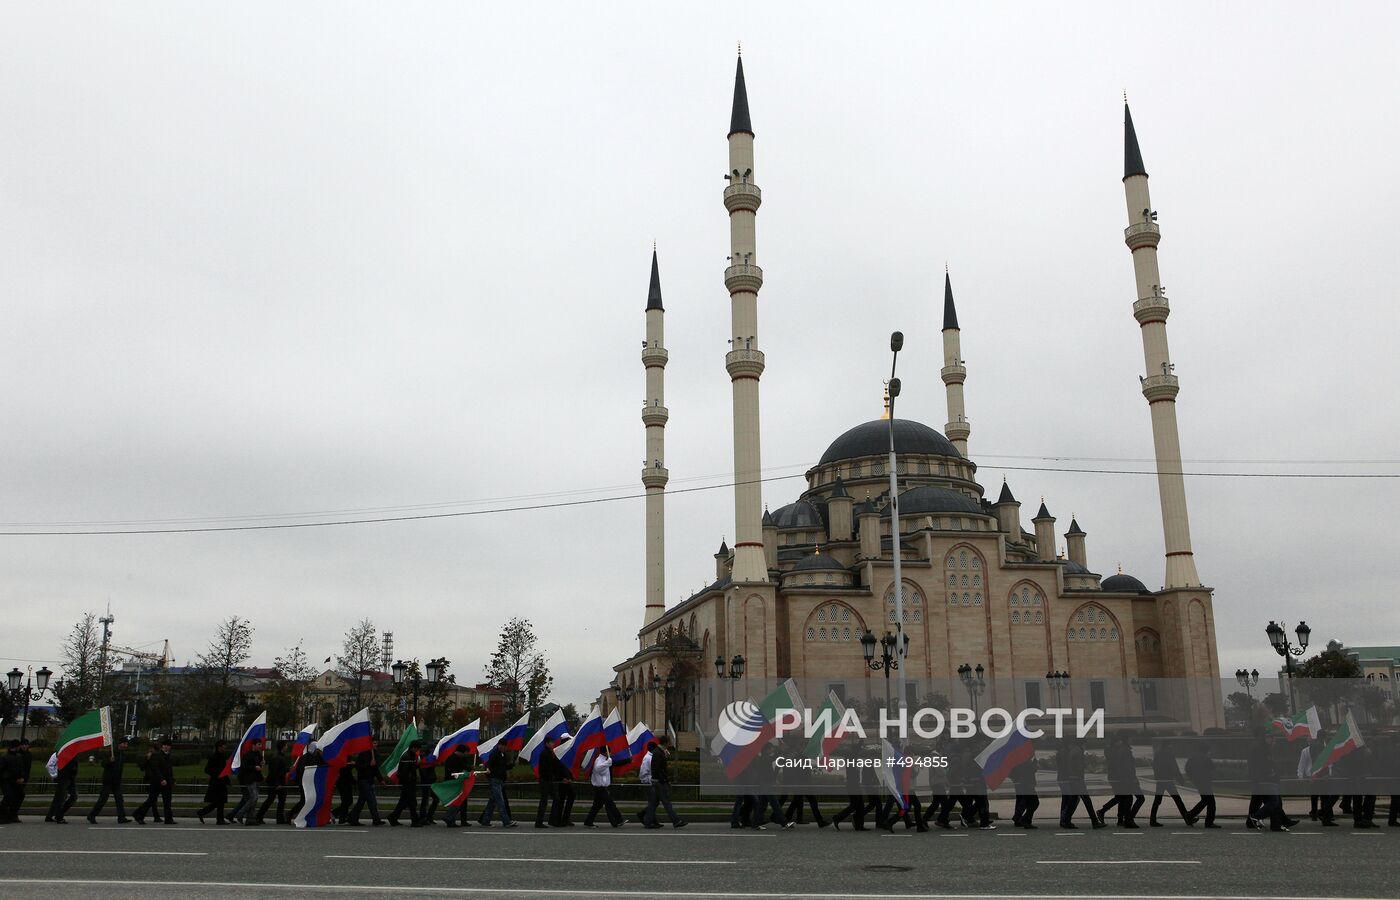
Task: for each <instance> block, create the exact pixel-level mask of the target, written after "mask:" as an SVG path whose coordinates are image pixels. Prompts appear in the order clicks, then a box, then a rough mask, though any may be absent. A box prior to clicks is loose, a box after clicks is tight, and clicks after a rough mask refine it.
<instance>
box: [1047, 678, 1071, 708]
mask: <svg viewBox="0 0 1400 900" xmlns="http://www.w3.org/2000/svg"><path fill="white" fill-rule="evenodd" d="M1045 683H1046V684H1047V685H1049V687H1050V693H1052V694H1054V695H1055V706H1056V707H1058V706H1059V705H1060V697H1061V695H1063V694H1064V692H1065V690H1066V689H1067V688H1068V687H1069V673H1068V672H1061V671H1059V670H1058V669H1056V670H1055V671H1053V672H1046V673H1045Z"/></svg>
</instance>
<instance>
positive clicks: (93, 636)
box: [54, 613, 102, 722]
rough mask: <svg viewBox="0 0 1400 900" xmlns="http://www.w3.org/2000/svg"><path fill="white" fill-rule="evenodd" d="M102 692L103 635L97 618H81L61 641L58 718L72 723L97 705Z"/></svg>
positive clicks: (57, 684) (56, 687) (56, 692)
mask: <svg viewBox="0 0 1400 900" xmlns="http://www.w3.org/2000/svg"><path fill="white" fill-rule="evenodd" d="M101 690H102V633H101V630H100V629H99V628H98V627H97V616H96V615H95V614H93V613H84V614H83V617H82V618H81V619H79V620H78V622H77V623H76V624H75V625H74V626H73V629H72V630H71V631H69V632H68V636H67V637H66V638H64V639H63V677H62V678H61V679H59V680H57V681H55V682H54V694H55V696H57V697H58V709H59V716H60V717H61V718H62V719H63V721H64V722H71V721H73V719H74V718H76V717H77V716H80V715H82V714H83V713H85V712H87V711H88V710H90V709H93V708H94V707H96V706H97V705H98V700H99V697H98V695H99V694H100V693H101Z"/></svg>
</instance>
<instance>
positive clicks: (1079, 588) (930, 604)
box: [605, 59, 1222, 731]
mask: <svg viewBox="0 0 1400 900" xmlns="http://www.w3.org/2000/svg"><path fill="white" fill-rule="evenodd" d="M1124 114H1125V122H1124V126H1125V142H1124V147H1125V150H1124V163H1125V165H1124V173H1123V186H1124V192H1125V195H1126V199H1127V212H1128V226H1127V228H1126V229H1125V231H1124V239H1125V242H1126V244H1127V246H1128V250H1129V251H1130V253H1131V254H1132V260H1133V270H1134V273H1135V275H1136V292H1135V293H1134V295H1133V297H1134V302H1133V303H1132V314H1133V316H1134V318H1136V319H1137V321H1138V323H1139V324H1140V326H1141V331H1142V341H1143V353H1144V357H1145V361H1146V374H1145V375H1141V376H1139V380H1140V381H1141V385H1142V393H1143V396H1144V397H1145V398H1146V400H1147V403H1148V409H1149V412H1150V418H1151V426H1152V435H1153V441H1154V445H1155V453H1156V460H1157V472H1158V486H1159V489H1160V496H1161V513H1162V528H1163V533H1164V537H1165V542H1164V543H1165V550H1166V559H1165V576H1164V577H1163V578H1162V579H1161V582H1162V584H1163V587H1162V589H1161V590H1156V591H1153V590H1149V589H1148V588H1147V586H1146V585H1145V584H1144V583H1143V582H1142V581H1141V580H1139V579H1138V578H1135V577H1133V576H1132V575H1129V574H1125V573H1122V572H1121V571H1120V572H1119V573H1117V574H1114V575H1110V576H1109V577H1107V578H1104V577H1101V576H1100V574H1099V573H1097V572H1094V571H1092V570H1091V568H1090V566H1089V562H1088V556H1087V551H1086V541H1087V535H1086V533H1085V532H1084V530H1083V529H1081V528H1080V527H1079V524H1078V522H1077V521H1075V520H1074V519H1073V518H1071V520H1070V522H1069V524H1068V526H1067V527H1066V528H1065V531H1064V532H1063V537H1064V546H1065V548H1066V553H1065V555H1064V556H1061V555H1060V554H1058V553H1057V552H1056V541H1057V537H1056V535H1057V532H1056V518H1055V516H1054V515H1052V514H1051V512H1050V509H1049V508H1048V506H1047V504H1046V503H1045V502H1044V501H1043V500H1042V501H1041V502H1040V503H1039V505H1038V507H1037V508H1036V509H1035V510H1034V514H1033V515H1032V516H1031V519H1030V525H1031V529H1032V530H1030V531H1027V530H1026V529H1025V527H1024V526H1023V521H1024V520H1023V518H1022V513H1021V503H1020V501H1018V500H1017V499H1016V497H1015V495H1014V494H1013V492H1012V490H1011V487H1010V486H1009V485H1007V484H1006V483H1002V484H1001V485H999V486H998V487H999V491H998V493H997V495H996V497H995V498H994V499H993V498H990V497H989V496H988V494H987V491H986V489H985V488H984V487H983V485H981V484H979V483H978V481H977V466H976V465H975V464H974V463H973V462H972V459H971V457H970V455H969V449H968V448H969V444H968V442H969V438H970V437H971V434H972V427H971V424H970V422H969V420H968V417H967V415H966V410H965V407H964V403H963V384H964V381H965V380H966V378H967V374H968V372H967V369H966V367H965V366H964V364H963V360H962V356H961V349H960V340H961V334H960V330H959V328H958V316H957V309H956V307H955V304H954V299H953V290H952V285H951V282H950V281H949V280H946V279H945V282H944V296H943V355H944V365H943V368H942V379H943V382H944V385H945V387H946V392H947V402H948V420H949V421H948V422H947V423H946V424H945V425H944V426H943V430H942V432H941V433H940V432H939V431H937V430H935V429H934V428H931V427H929V426H927V425H924V424H921V423H919V422H915V421H912V420H909V419H901V418H898V417H897V416H896V417H895V418H894V419H893V434H894V444H895V449H896V451H897V460H898V461H897V472H896V479H897V483H898V489H897V491H896V496H895V497H894V498H893V502H892V498H891V491H890V474H889V472H888V470H887V466H888V461H889V446H890V429H891V421H890V420H889V419H887V418H882V419H877V420H875V421H871V422H865V423H863V424H860V425H856V426H855V427H853V428H851V429H849V430H848V431H846V432H845V433H844V434H841V435H840V436H838V437H837V438H836V439H835V440H834V441H832V442H831V444H830V445H829V446H828V447H827V448H826V450H825V451H824V452H823V453H822V454H821V457H820V458H819V459H818V461H817V463H816V465H814V466H813V467H812V468H811V469H810V470H808V472H807V473H806V479H807V488H806V490H804V491H803V492H802V494H801V495H800V496H799V497H797V498H796V499H795V500H794V501H793V502H791V503H788V504H786V505H782V506H777V507H776V508H774V509H772V511H771V512H770V511H768V510H767V509H765V506H764V503H763V498H762V490H761V489H762V483H761V481H760V479H761V471H762V469H761V464H760V456H759V385H760V379H761V377H762V375H763V371H764V356H763V351H762V349H761V345H760V342H759V328H758V293H759V290H760V289H761V288H762V286H763V270H762V269H761V268H760V267H759V265H758V258H757V254H756V252H755V229H756V223H757V213H758V210H759V207H760V205H761V203H762V196H763V195H762V192H761V191H760V190H759V187H758V179H757V176H756V174H755V172H756V168H755V161H754V160H755V157H754V130H753V126H752V123H751V122H750V117H749V104H748V93H747V88H746V85H745V82H744V68H743V60H742V59H740V60H739V63H738V68H737V71H736V73H735V81H734V102H733V111H732V114H731V117H730V123H729V135H728V142H729V165H728V169H727V171H728V173H729V174H727V175H726V176H725V178H726V179H727V180H728V185H727V186H726V187H725V188H724V194H723V202H724V208H725V210H726V212H727V213H728V216H729V230H730V257H729V260H730V265H729V267H728V268H727V269H726V270H725V272H724V284H725V287H726V288H727V290H728V292H729V296H730V308H731V330H730V333H731V335H732V338H731V345H732V349H731V350H730V351H729V352H728V353H727V354H726V356H725V369H726V371H727V372H728V374H729V378H730V382H731V388H732V391H733V412H734V432H733V437H734V473H735V479H734V480H735V487H734V518H735V527H734V535H735V543H734V546H733V547H732V548H731V547H729V546H727V544H725V543H723V542H722V543H721V545H720V548H719V552H718V553H716V554H715V579H714V581H713V583H711V584H710V585H709V586H708V587H706V588H704V589H703V590H701V591H698V592H697V593H695V594H693V595H691V596H690V597H688V598H686V599H685V600H683V601H681V602H679V603H676V604H674V605H672V606H670V607H667V606H666V605H665V600H664V597H665V569H664V566H665V562H664V561H665V553H664V549H665V522H664V503H665V489H666V483H667V480H668V472H667V469H666V468H665V427H666V421H667V410H666V405H665V397H664V393H663V387H664V384H663V382H664V372H665V367H666V363H667V353H666V349H665V339H664V333H663V323H664V318H665V310H664V307H663V303H662V295H661V284H660V275H659V270H658V265H657V259H656V256H655V254H653V257H652V267H651V283H650V289H649V291H648V294H647V304H646V340H645V342H644V347H643V349H642V363H643V365H644V366H645V369H646V390H647V398H648V399H647V405H646V407H645V408H644V409H643V411H642V421H643V423H644V425H645V428H646V459H647V465H646V467H645V468H644V469H643V471H642V483H643V485H644V486H645V488H646V552H645V559H646V563H645V566H646V568H645V571H646V594H645V596H646V605H645V617H644V619H643V622H642V626H641V629H640V631H639V633H638V639H639V650H638V652H637V653H636V654H634V655H633V656H632V657H630V658H629V659H627V660H625V661H623V662H620V663H618V664H617V665H616V666H614V667H613V671H614V676H615V678H614V687H613V689H611V690H610V691H609V692H608V693H606V694H605V701H606V705H607V706H609V707H611V706H612V705H615V704H621V705H622V706H623V710H624V714H625V715H626V716H627V717H628V719H629V720H636V719H645V720H647V721H649V722H652V723H657V722H660V721H662V719H663V716H664V715H665V713H664V712H663V704H664V703H666V702H667V701H666V699H664V698H665V696H666V692H665V691H664V690H656V689H655V688H654V686H655V685H658V684H664V681H665V678H666V675H667V674H668V672H669V671H670V670H671V669H672V668H673V667H676V666H678V665H679V664H680V663H679V662H678V661H679V660H682V659H684V660H688V665H687V666H686V668H688V683H687V684H686V685H684V686H683V687H682V696H681V697H679V698H677V697H676V696H674V695H672V696H670V703H671V707H670V710H671V718H672V720H673V721H675V722H677V724H678V725H680V726H684V725H685V724H686V723H687V721H689V720H690V718H691V712H692V711H693V710H694V709H695V707H697V706H698V707H699V709H700V712H701V715H702V716H703V715H704V714H705V711H706V710H712V709H713V708H714V706H715V702H716V700H718V701H719V702H720V703H721V704H722V703H723V702H724V701H725V700H727V699H728V697H727V691H728V687H725V688H720V687H719V683H717V682H716V681H715V680H714V679H713V674H714V670H715V661H716V659H718V660H722V661H724V663H725V670H726V674H729V673H730V670H731V668H732V667H731V666H730V665H729V661H730V660H732V659H733V658H734V657H735V656H742V657H743V660H744V667H743V669H744V671H743V674H742V676H741V677H739V678H738V679H737V681H736V682H735V683H734V690H735V691H736V692H737V694H738V695H739V696H744V695H745V694H749V695H758V694H759V692H760V691H764V690H765V689H766V685H767V684H769V683H771V681H772V680H773V679H775V678H786V677H789V676H791V677H796V678H800V679H807V682H806V683H808V684H811V683H812V682H813V681H816V682H820V683H821V686H822V687H827V686H830V687H831V688H832V689H835V690H837V692H838V693H842V694H847V695H851V694H856V693H859V692H864V693H865V694H866V695H869V693H870V691H871V688H872V685H874V691H875V692H876V693H877V694H882V691H883V687H884V686H883V685H879V684H878V682H875V681H873V680H874V679H879V680H881V681H883V679H884V673H883V672H879V671H874V670H872V669H871V668H870V667H869V666H867V664H866V661H865V657H864V654H863V652H862V644H861V636H862V635H863V634H864V633H865V632H866V630H870V631H871V632H873V634H874V635H875V636H876V637H880V636H882V635H883V634H885V633H886V632H891V633H900V632H902V633H903V635H907V637H908V641H907V647H908V649H907V655H906V656H905V658H904V659H903V660H901V661H900V666H901V669H902V671H903V673H904V675H905V676H906V677H907V678H909V679H914V680H922V682H923V683H925V684H926V683H927V682H929V681H930V680H945V679H946V680H947V681H946V682H945V684H946V685H947V686H946V687H945V688H943V690H944V692H945V693H947V694H948V695H949V696H954V698H955V699H957V700H965V698H964V697H962V696H961V695H956V694H955V692H956V690H957V685H958V683H959V682H958V675H957V669H958V667H959V666H960V665H962V664H964V663H966V664H969V665H972V666H981V667H982V670H983V673H984V678H985V680H986V683H987V687H988V689H989V690H990V693H991V696H990V697H989V698H985V699H983V701H982V702H983V704H984V705H986V704H987V703H989V702H991V703H995V705H998V706H1003V707H1008V708H1012V709H1015V708H1022V707H1040V706H1048V705H1054V704H1052V702H1051V701H1052V699H1055V700H1058V702H1060V703H1063V704H1071V703H1072V704H1073V705H1077V706H1086V707H1102V708H1105V709H1106V712H1107V714H1108V715H1109V717H1110V721H1112V719H1113V717H1115V716H1119V717H1122V718H1125V719H1126V718H1127V717H1130V716H1131V717H1134V718H1133V721H1136V717H1139V716H1140V717H1141V718H1142V719H1143V721H1144V722H1146V721H1147V720H1149V719H1151V720H1152V721H1153V722H1154V723H1160V724H1164V725H1167V726H1170V727H1178V728H1179V727H1189V728H1191V729H1192V730H1196V731H1199V730H1201V729H1203V728H1206V727H1210V726H1213V725H1219V724H1222V708H1221V699H1220V691H1219V676H1220V665H1219V660H1218V658H1217V652H1216V635H1215V622H1214V616H1213V613H1212V596H1211V594H1212V592H1211V589H1210V588H1208V587H1205V586H1203V585H1202V583H1201V580H1200V577H1199V576H1198V575H1197V574H1196V565H1195V560H1194V557H1193V556H1192V552H1191V536H1190V529H1189V526H1188V521H1187V509H1186V491H1185V484H1184V479H1183V478H1182V475H1181V450H1180V441H1179V438H1178V435H1177V422H1176V395H1177V390H1178V384H1177V377H1176V376H1175V375H1174V374H1172V368H1173V367H1172V363H1171V359H1170V356H1169V353H1168V346H1167V331H1166V322H1167V316H1168V314H1169V313H1170V308H1169V306H1168V303H1167V299H1166V297H1165V296H1164V295H1163V293H1162V291H1161V288H1160V285H1161V278H1160V276H1159V274H1158V268H1157V244H1158V241H1159V239H1160V237H1161V232H1160V230H1159V228H1158V226H1157V223H1156V214H1155V212H1153V208H1152V203H1151V201H1150V199H1149V197H1148V188H1147V180H1148V179H1147V171H1146V169H1145V168H1144V166H1143V161H1142V154H1141V152H1140V151H1139V148H1138V142H1137V135H1136V133H1135V132H1134V129H1133V121H1132V115H1131V113H1129V112H1128V110H1127V108H1126V105H1125V108H1124ZM1125 312H1126V310H1125ZM1142 524H1145V523H1122V526H1120V527H1138V526H1140V525H1142ZM896 560H897V562H898V568H899V569H900V571H901V584H902V585H903V590H902V591H901V592H900V596H898V597H896V591H895V589H894V585H895V570H896ZM1153 580H1154V581H1155V580H1157V579H1155V578H1154V579H1153ZM897 606H898V607H900V613H899V614H898V615H897V613H896V607H897ZM896 643H902V641H897V642H896ZM1051 672H1056V673H1059V672H1067V673H1069V676H1070V678H1069V688H1068V692H1069V693H1068V696H1065V695H1064V694H1063V691H1064V688H1063V687H1061V686H1057V685H1053V684H1051V683H1049V682H1048V680H1047V673H1051ZM697 673H698V675H699V676H700V678H702V679H704V678H705V676H706V675H709V676H710V677H709V678H708V679H705V680H699V679H697V678H696V677H695V676H696V674H697ZM648 688H652V689H651V690H648ZM926 689H927V688H926ZM718 690H724V691H725V692H726V694H725V696H723V697H717V696H716V695H715V692H716V691H718ZM809 690H810V689H809ZM917 690H918V688H917V687H916V685H915V684H913V683H911V684H910V694H911V696H910V704H911V705H916V704H917V702H918V699H919V698H918V696H917ZM1051 691H1054V692H1055V697H1054V698H1052V696H1051ZM678 707H681V708H683V709H684V712H683V713H681V714H677V708H678ZM682 730H684V729H683V727H682Z"/></svg>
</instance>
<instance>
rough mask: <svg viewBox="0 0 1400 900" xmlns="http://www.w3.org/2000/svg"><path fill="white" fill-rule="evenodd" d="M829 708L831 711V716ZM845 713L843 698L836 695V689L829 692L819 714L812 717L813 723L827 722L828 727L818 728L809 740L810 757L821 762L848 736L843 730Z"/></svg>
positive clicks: (808, 752)
mask: <svg viewBox="0 0 1400 900" xmlns="http://www.w3.org/2000/svg"><path fill="white" fill-rule="evenodd" d="M827 710H830V711H831V712H830V715H829V716H828V714H827ZM845 715H846V705H845V704H844V703H842V702H841V698H840V697H838V696H836V692H835V691H829V692H827V695H826V702H825V703H823V704H822V705H821V707H820V708H818V709H817V714H816V715H815V716H814V717H813V718H812V722H813V724H817V725H820V724H821V723H823V722H825V723H826V725H827V727H825V728H818V729H817V730H816V731H814V732H813V733H812V737H811V739H810V740H808V741H807V758H808V759H815V760H817V761H818V762H820V761H821V760H824V759H826V758H827V757H828V756H830V755H831V751H832V750H834V749H835V748H836V745H837V744H839V743H841V741H842V739H843V738H844V737H845V736H846V735H845V732H843V731H842V730H841V720H842V718H844V717H845Z"/></svg>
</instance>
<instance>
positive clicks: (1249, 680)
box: [1235, 669, 1259, 700]
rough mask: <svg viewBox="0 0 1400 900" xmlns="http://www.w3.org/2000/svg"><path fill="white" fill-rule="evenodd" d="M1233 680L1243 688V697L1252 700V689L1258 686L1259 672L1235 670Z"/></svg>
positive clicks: (1256, 670)
mask: <svg viewBox="0 0 1400 900" xmlns="http://www.w3.org/2000/svg"><path fill="white" fill-rule="evenodd" d="M1235 680H1236V681H1238V682H1239V683H1240V687H1242V688H1244V692H1245V696H1247V697H1248V698H1249V699H1250V700H1253V699H1254V689H1255V688H1256V687H1258V686H1259V670H1258V669H1255V670H1254V671H1252V672H1248V671H1245V670H1244V669H1236V670H1235Z"/></svg>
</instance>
